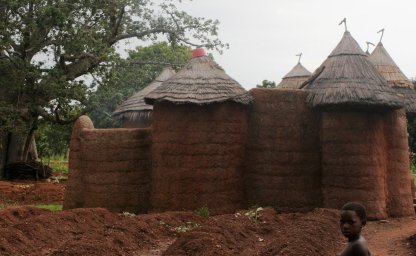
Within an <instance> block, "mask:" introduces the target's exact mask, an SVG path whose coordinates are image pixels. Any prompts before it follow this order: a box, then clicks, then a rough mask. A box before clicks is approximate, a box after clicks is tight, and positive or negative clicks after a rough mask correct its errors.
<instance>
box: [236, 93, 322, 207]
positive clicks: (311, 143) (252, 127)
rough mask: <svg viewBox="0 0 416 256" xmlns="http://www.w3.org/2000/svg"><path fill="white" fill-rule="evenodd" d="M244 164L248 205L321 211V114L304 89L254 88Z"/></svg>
mask: <svg viewBox="0 0 416 256" xmlns="http://www.w3.org/2000/svg"><path fill="white" fill-rule="evenodd" d="M250 93H251V95H252V96H253V97H254V103H253V105H252V106H251V108H250V110H249V132H248V141H247V153H246V161H245V175H244V181H245V190H246V196H247V198H248V202H249V205H262V206H273V207H274V208H276V209H277V210H279V211H283V212H293V211H306V210H310V209H312V208H315V207H319V206H321V178H320V177H321V173H320V172H321V170H320V168H321V165H320V146H319V113H317V112H314V111H312V110H311V109H309V108H307V107H306V105H305V92H304V91H300V90H289V89H285V90H270V89H253V90H251V91H250Z"/></svg>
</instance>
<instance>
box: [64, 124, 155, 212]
mask: <svg viewBox="0 0 416 256" xmlns="http://www.w3.org/2000/svg"><path fill="white" fill-rule="evenodd" d="M74 130H75V129H74ZM78 138H79V139H78V140H79V151H78V153H77V154H78V155H76V157H72V158H71V157H70V161H71V160H72V161H73V160H75V167H77V169H76V170H78V173H79V175H78V178H74V177H73V176H71V177H70V178H69V180H70V182H71V183H72V187H71V189H70V191H69V194H70V193H71V190H72V191H82V193H80V194H79V195H78V196H77V198H76V199H75V201H74V197H73V196H72V197H71V196H66V198H65V208H66V209H68V208H73V207H104V208H107V209H109V210H111V211H116V212H121V211H128V212H134V213H145V212H147V211H148V210H149V193H150V169H151V154H150V150H151V134H150V129H84V130H82V131H81V132H80V133H79V137H78ZM73 151H74V150H73V149H72V148H71V152H70V154H73V153H74V152H73ZM77 165H78V166H77ZM71 166H72V167H74V163H73V162H72V163H71V164H70V171H71V175H72V173H73V169H71ZM77 186H78V187H77ZM69 194H68V195H69Z"/></svg>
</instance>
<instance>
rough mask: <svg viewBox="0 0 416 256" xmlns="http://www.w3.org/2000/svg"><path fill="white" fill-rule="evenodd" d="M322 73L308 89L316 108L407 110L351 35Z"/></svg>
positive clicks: (334, 52) (339, 45)
mask: <svg viewBox="0 0 416 256" xmlns="http://www.w3.org/2000/svg"><path fill="white" fill-rule="evenodd" d="M318 70H322V72H320V74H319V75H317V77H316V78H315V79H313V80H312V81H311V82H310V83H309V84H308V85H307V87H305V88H306V89H307V90H308V91H309V93H308V97H307V102H308V103H309V104H310V105H311V106H312V107H333V106H338V107H339V106H341V107H351V106H352V107H354V108H358V107H376V108H400V107H402V106H403V103H402V102H401V99H400V98H399V97H398V96H397V95H396V93H395V91H394V90H393V89H392V88H390V87H389V86H388V85H387V82H386V81H385V80H384V78H383V77H382V76H381V75H380V74H379V73H378V71H377V70H376V69H375V67H374V66H373V65H372V63H371V62H370V61H369V60H368V59H367V56H366V54H365V53H364V52H363V51H362V50H361V48H360V47H359V45H358V44H357V42H356V41H355V40H354V38H352V37H351V34H350V33H349V32H348V31H347V32H345V33H344V36H343V38H342V40H341V41H340V42H339V44H338V45H337V47H336V48H335V49H334V50H333V51H332V53H331V54H330V55H329V57H328V58H327V59H326V60H325V61H324V63H322V65H321V67H320V68H319V69H318Z"/></svg>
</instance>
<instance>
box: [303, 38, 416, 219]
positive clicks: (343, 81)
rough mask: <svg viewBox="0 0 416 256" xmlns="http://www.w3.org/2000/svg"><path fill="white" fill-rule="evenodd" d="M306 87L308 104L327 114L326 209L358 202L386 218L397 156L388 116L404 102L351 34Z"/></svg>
mask: <svg viewBox="0 0 416 256" xmlns="http://www.w3.org/2000/svg"><path fill="white" fill-rule="evenodd" d="M306 89H307V90H308V96H307V103H308V104H309V105H310V106H312V107H317V108H319V109H320V110H321V111H322V116H321V128H320V130H321V131H320V137H321V138H320V141H321V151H322V153H321V154H322V155H321V162H322V195H323V206H324V207H330V208H338V209H339V208H340V207H341V206H342V205H343V204H344V203H346V202H348V201H358V202H361V203H363V204H364V205H365V206H366V208H367V211H368V216H369V218H372V219H379V218H386V217H387V216H388V215H390V212H389V210H388V207H387V204H388V201H389V186H390V185H391V184H390V183H389V182H388V181H387V179H388V175H387V173H388V172H389V171H388V170H389V168H390V166H391V164H390V163H391V161H392V159H394V158H395V156H392V155H391V154H392V153H393V151H392V148H391V147H392V145H390V144H389V143H387V140H388V139H387V132H386V131H387V130H386V128H385V125H386V119H388V118H386V117H387V116H389V115H391V114H392V113H394V112H395V111H397V110H396V109H398V108H401V107H403V103H402V100H401V99H400V98H399V97H398V96H397V94H396V92H395V91H394V90H393V89H392V88H391V87H389V86H388V84H387V82H386V80H385V79H384V78H383V77H382V76H381V75H380V74H379V73H378V72H377V70H376V69H375V67H374V66H373V64H372V63H371V62H370V61H369V60H368V58H367V56H366V54H365V53H364V52H363V51H362V49H361V48H360V47H359V45H358V44H357V42H356V41H355V40H354V38H352V36H351V34H350V33H349V32H348V31H346V32H345V33H344V36H343V38H342V40H341V41H340V42H339V44H338V45H337V47H336V48H335V49H334V50H333V51H332V52H331V54H330V55H329V57H328V58H327V59H326V60H325V61H324V63H322V65H321V67H320V68H318V69H317V71H315V74H314V75H312V77H311V79H310V82H309V84H307V87H306ZM400 133H406V130H405V129H401V131H400ZM393 154H394V153H393ZM403 166H404V165H403ZM397 171H398V172H402V171H403V169H400V170H397ZM407 184H410V182H409V183H407ZM402 196H406V195H404V194H402ZM408 196H410V194H409V195H408ZM406 212H407V211H406Z"/></svg>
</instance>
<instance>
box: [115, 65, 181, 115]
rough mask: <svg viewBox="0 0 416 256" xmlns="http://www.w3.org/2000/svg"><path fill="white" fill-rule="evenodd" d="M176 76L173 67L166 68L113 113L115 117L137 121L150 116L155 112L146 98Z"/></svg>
mask: <svg viewBox="0 0 416 256" xmlns="http://www.w3.org/2000/svg"><path fill="white" fill-rule="evenodd" d="M174 74H175V71H174V70H173V69H172V67H171V66H166V67H165V68H164V69H163V71H162V72H161V73H160V74H159V76H157V77H156V78H155V80H153V82H151V83H150V84H149V85H147V86H146V87H144V88H143V89H141V90H140V91H138V92H137V93H135V94H134V95H133V96H131V97H130V98H128V99H127V100H126V101H124V102H123V103H121V105H120V106H118V107H117V109H116V110H115V111H114V112H113V117H114V118H116V119H129V120H137V119H138V118H140V117H143V116H147V117H148V116H149V115H150V113H151V112H152V110H153V106H152V105H148V104H146V103H145V101H144V97H145V96H146V95H147V94H149V93H150V92H152V91H153V90H155V89H156V88H158V87H159V86H160V85H161V84H162V83H163V82H164V81H166V80H167V79H169V78H170V77H172V76H173V75H174Z"/></svg>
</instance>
